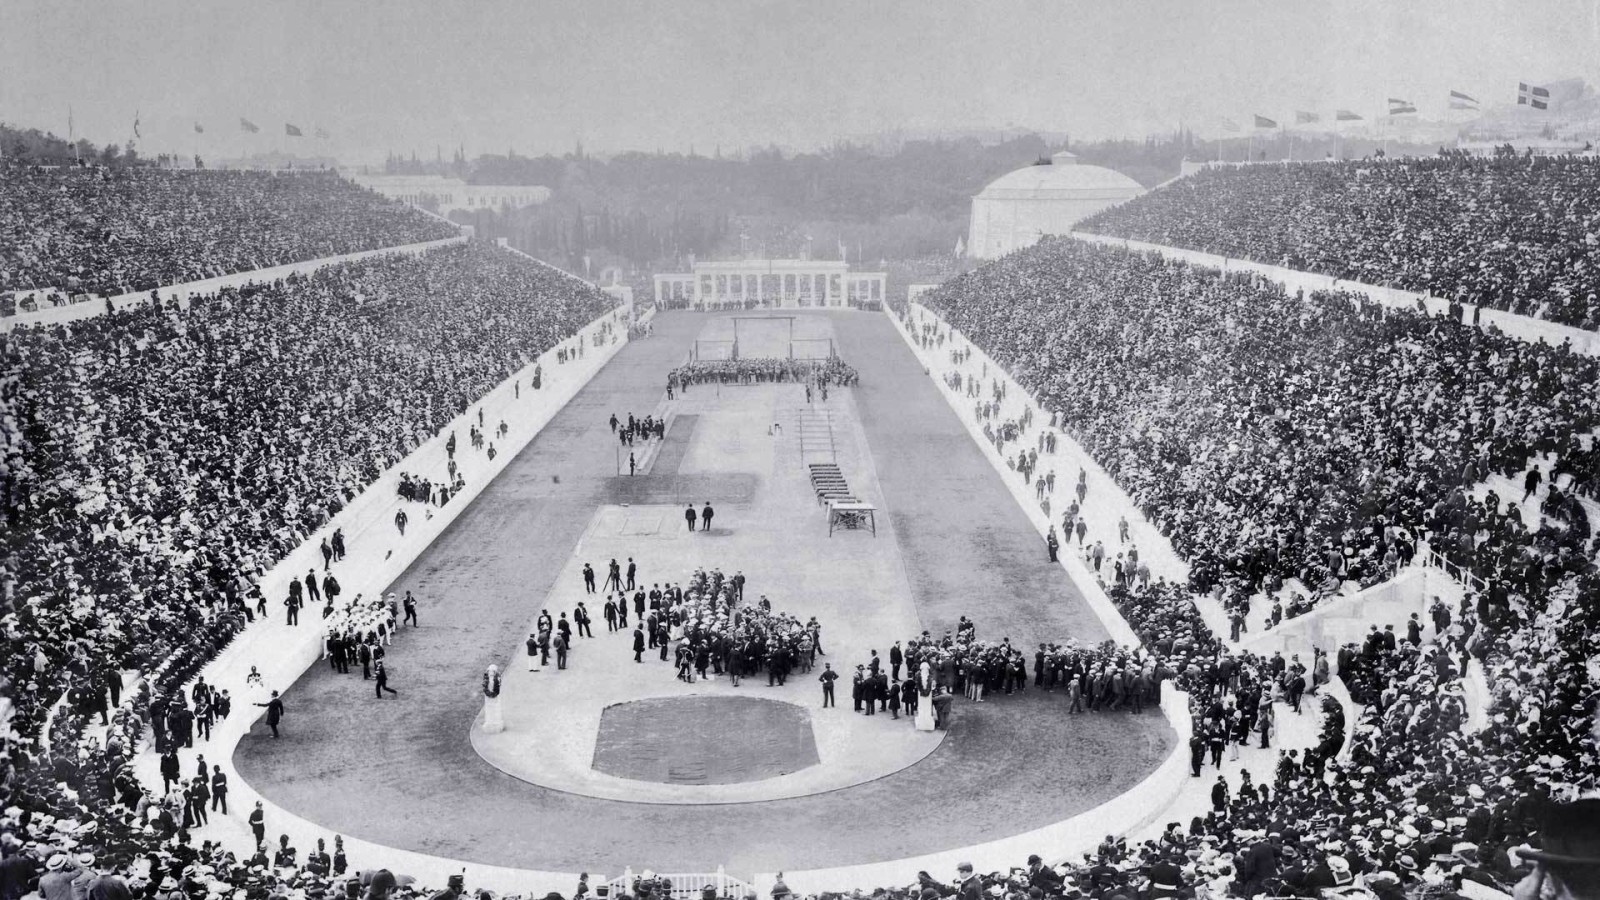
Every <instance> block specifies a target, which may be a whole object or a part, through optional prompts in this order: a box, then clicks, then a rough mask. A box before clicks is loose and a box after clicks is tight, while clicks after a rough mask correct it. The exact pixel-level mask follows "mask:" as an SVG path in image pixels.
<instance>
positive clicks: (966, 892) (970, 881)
mask: <svg viewBox="0 0 1600 900" xmlns="http://www.w3.org/2000/svg"><path fill="white" fill-rule="evenodd" d="M956 879H957V880H958V881H960V882H961V884H960V886H959V887H957V888H956V898H957V900H983V883H982V882H980V881H979V880H978V876H976V875H974V874H972V863H969V862H964V863H962V864H961V865H959V866H956Z"/></svg>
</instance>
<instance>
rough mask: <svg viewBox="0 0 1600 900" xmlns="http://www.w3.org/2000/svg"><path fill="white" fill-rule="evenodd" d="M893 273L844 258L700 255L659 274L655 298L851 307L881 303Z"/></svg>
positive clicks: (710, 305) (706, 305)
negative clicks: (855, 266) (857, 268)
mask: <svg viewBox="0 0 1600 900" xmlns="http://www.w3.org/2000/svg"><path fill="white" fill-rule="evenodd" d="M887 279H888V275H886V274H885V273H883V272H852V271H851V270H850V267H849V266H848V265H847V264H846V263H844V262H843V261H842V260H811V259H732V260H715V261H700V262H696V263H695V264H694V271H693V272H678V273H664V274H660V275H657V276H655V289H656V303H657V304H666V305H667V306H669V307H670V306H675V305H688V306H692V307H693V308H695V309H725V308H734V309H740V308H754V307H770V308H776V309H793V308H797V307H806V306H818V307H829V306H831V307H846V306H863V305H866V306H869V307H870V306H873V305H876V304H881V303H882V302H883V301H884V297H885V294H886V287H887Z"/></svg>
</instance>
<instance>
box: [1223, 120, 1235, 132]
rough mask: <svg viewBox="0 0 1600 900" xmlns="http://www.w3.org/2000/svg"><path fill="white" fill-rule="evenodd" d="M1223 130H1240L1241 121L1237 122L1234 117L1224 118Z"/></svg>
mask: <svg viewBox="0 0 1600 900" xmlns="http://www.w3.org/2000/svg"><path fill="white" fill-rule="evenodd" d="M1222 130H1223V131H1238V130H1239V123H1238V122H1235V121H1234V120H1232V119H1223V120H1222Z"/></svg>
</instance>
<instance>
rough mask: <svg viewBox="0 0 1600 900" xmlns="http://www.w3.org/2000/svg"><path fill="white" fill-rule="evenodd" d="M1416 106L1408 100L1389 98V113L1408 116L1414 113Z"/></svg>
mask: <svg viewBox="0 0 1600 900" xmlns="http://www.w3.org/2000/svg"><path fill="white" fill-rule="evenodd" d="M1416 112H1417V107H1416V105H1415V104H1413V103H1412V102H1411V101H1410V100H1401V99H1398V98H1396V97H1390V98H1389V115H1391V116H1409V115H1415V114H1416Z"/></svg>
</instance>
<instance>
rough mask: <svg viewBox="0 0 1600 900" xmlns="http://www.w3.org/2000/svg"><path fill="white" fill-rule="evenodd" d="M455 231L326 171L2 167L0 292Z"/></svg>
mask: <svg viewBox="0 0 1600 900" xmlns="http://www.w3.org/2000/svg"><path fill="white" fill-rule="evenodd" d="M457 233H458V232H457V229H456V228H455V227H454V226H452V225H450V224H448V223H446V222H442V221H440V220H439V219H437V218H434V217H432V216H429V215H427V214H425V213H423V212H421V211H419V210H416V209H412V208H410V207H407V206H405V205H403V204H399V203H395V202H393V201H390V200H387V199H385V198H383V197H381V196H379V195H377V194H375V193H373V192H372V191H369V190H367V189H365V188H362V187H359V186H357V185H356V184H354V183H352V182H349V181H346V180H345V179H343V178H340V177H339V176H337V175H334V174H332V173H327V172H317V173H313V172H304V173H298V172H287V173H286V172H267V171H177V170H169V169H158V168H150V167H128V168H116V169H111V168H76V167H72V168H45V167H12V168H9V169H7V170H6V175H5V177H4V178H3V179H0V294H6V293H10V292H16V291H22V292H27V291H29V290H31V289H44V288H57V289H60V290H62V291H65V292H68V293H72V294H77V293H92V294H100V295H104V296H112V295H117V294H124V293H132V292H136V291H147V290H151V289H153V288H158V287H164V286H167V285H172V284H180V283H183V282H188V281H198V280H201V279H204V278H211V277H215V276H219V275H230V274H233V273H236V272H244V271H249V270H253V269H264V268H270V267H272V266H278V265H283V264H285V263H292V262H301V261H304V260H308V259H318V258H322V257H327V256H337V255H339V254H342V253H351V252H355V251H359V250H372V249H377V248H379V247H394V246H400V245H404V244H414V243H418V242H421V241H431V240H439V239H442V238H449V237H455V236H456V234H457ZM25 297H26V295H24V299H25ZM18 302H19V301H18V300H16V299H15V298H13V299H12V301H11V303H12V309H11V310H9V311H10V312H15V311H16V305H15V304H16V303H18Z"/></svg>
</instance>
